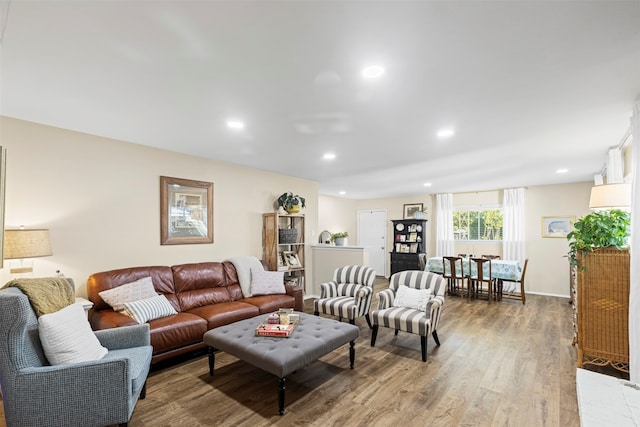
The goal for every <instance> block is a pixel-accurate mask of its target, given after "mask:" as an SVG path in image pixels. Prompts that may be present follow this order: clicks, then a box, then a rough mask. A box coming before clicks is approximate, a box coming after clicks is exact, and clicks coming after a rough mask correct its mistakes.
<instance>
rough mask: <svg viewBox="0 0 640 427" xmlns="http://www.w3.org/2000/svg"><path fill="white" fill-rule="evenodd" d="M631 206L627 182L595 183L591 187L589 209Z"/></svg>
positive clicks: (629, 187) (629, 189)
mask: <svg viewBox="0 0 640 427" xmlns="http://www.w3.org/2000/svg"><path fill="white" fill-rule="evenodd" d="M629 206H631V186H630V185H629V184H605V185H596V186H595V187H593V188H592V189H591V198H590V199H589V208H590V209H615V208H628V207H629Z"/></svg>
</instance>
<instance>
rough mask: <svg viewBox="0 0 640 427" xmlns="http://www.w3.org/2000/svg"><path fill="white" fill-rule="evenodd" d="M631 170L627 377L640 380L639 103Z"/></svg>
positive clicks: (635, 110) (634, 118)
mask: <svg viewBox="0 0 640 427" xmlns="http://www.w3.org/2000/svg"><path fill="white" fill-rule="evenodd" d="M631 136H632V141H633V148H632V149H631V151H632V157H633V165H634V166H633V173H632V175H631V176H632V180H631V242H630V246H631V251H630V252H631V289H630V290H629V379H630V380H631V381H632V382H634V383H640V251H639V249H640V184H638V166H639V165H640V153H639V151H640V103H636V105H635V106H634V107H633V115H632V116H631Z"/></svg>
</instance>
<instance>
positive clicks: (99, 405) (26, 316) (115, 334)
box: [0, 288, 152, 427]
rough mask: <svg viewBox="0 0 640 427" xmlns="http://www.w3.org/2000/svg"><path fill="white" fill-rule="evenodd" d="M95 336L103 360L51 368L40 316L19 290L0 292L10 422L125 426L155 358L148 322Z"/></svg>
mask: <svg viewBox="0 0 640 427" xmlns="http://www.w3.org/2000/svg"><path fill="white" fill-rule="evenodd" d="M96 336H97V337H98V340H99V341H100V343H101V344H102V346H104V347H106V348H107V349H108V353H107V354H106V356H104V357H103V358H102V359H100V360H97V361H91V362H81V363H74V364H68V365H57V366H51V365H50V364H49V362H48V361H47V359H46V357H45V354H44V351H43V348H42V345H41V343H40V338H39V334H38V319H37V318H36V315H35V313H34V311H33V309H32V308H31V305H30V303H29V300H28V298H27V297H26V295H24V294H23V293H22V291H20V290H19V289H17V288H4V289H2V290H0V387H1V389H2V403H3V405H4V414H5V419H6V421H7V426H9V427H11V426H105V425H112V424H120V425H126V424H127V423H128V422H129V419H130V418H131V414H132V413H133V409H134V408H135V405H136V402H137V401H138V397H140V398H144V394H145V384H146V380H147V374H148V373H149V367H150V362H151V353H152V347H151V345H150V340H149V325H146V324H144V325H136V326H128V327H122V328H116V329H109V330H104V331H97V332H96Z"/></svg>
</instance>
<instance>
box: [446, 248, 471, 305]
mask: <svg viewBox="0 0 640 427" xmlns="http://www.w3.org/2000/svg"><path fill="white" fill-rule="evenodd" d="M447 266H448V267H449V272H448V273H447ZM458 266H459V268H458ZM442 277H443V278H445V279H446V280H447V283H448V287H449V291H448V292H449V295H452V294H459V295H460V296H464V289H465V283H466V287H467V295H469V287H468V286H469V284H468V282H466V277H467V274H465V268H464V261H463V260H462V258H461V257H455V256H445V257H442Z"/></svg>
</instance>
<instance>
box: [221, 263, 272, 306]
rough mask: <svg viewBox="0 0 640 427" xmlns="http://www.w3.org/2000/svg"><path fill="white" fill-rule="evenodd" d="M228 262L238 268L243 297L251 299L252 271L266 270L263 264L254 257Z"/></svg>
mask: <svg viewBox="0 0 640 427" xmlns="http://www.w3.org/2000/svg"><path fill="white" fill-rule="evenodd" d="M227 261H228V262H230V263H232V264H233V266H234V267H235V268H236V273H237V274H238V283H240V289H242V295H244V297H245V298H249V297H250V296H251V269H252V268H255V269H257V270H264V267H263V266H262V263H261V262H260V260H259V259H258V258H256V257H254V256H238V257H233V258H229V259H228V260H227Z"/></svg>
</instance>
